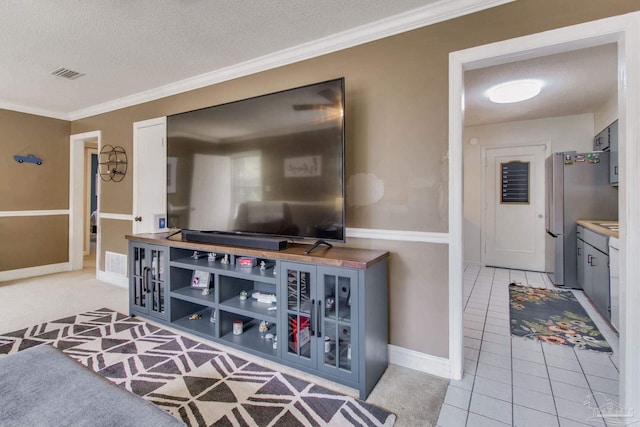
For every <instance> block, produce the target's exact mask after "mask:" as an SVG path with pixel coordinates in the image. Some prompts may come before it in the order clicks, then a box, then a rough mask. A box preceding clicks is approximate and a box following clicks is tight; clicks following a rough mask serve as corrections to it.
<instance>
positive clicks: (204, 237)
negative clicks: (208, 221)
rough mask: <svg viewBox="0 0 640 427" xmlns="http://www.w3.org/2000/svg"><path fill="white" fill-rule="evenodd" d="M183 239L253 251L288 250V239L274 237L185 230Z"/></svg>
mask: <svg viewBox="0 0 640 427" xmlns="http://www.w3.org/2000/svg"><path fill="white" fill-rule="evenodd" d="M182 238H183V239H185V240H188V241H190V242H198V243H213V244H214V245H227V246H240V247H242V248H251V249H268V250H272V251H282V250H284V249H287V247H288V244H287V240H286V239H281V238H272V237H257V236H242V235H237V234H224V233H207V232H204V231H191V230H183V231H182Z"/></svg>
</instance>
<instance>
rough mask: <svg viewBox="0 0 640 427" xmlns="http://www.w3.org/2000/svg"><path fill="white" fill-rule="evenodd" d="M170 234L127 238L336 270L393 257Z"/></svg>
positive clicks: (375, 252)
mask: <svg viewBox="0 0 640 427" xmlns="http://www.w3.org/2000/svg"><path fill="white" fill-rule="evenodd" d="M169 234H170V233H157V234H134V235H127V236H126V238H127V240H133V241H136V242H143V243H151V244H154V245H162V246H171V247H176V248H182V249H193V250H198V251H206V252H221V253H225V252H226V253H232V254H241V255H246V256H253V257H257V258H270V259H280V260H285V261H298V262H305V263H313V264H320V265H328V266H333V267H348V268H358V269H366V268H369V267H370V266H372V265H373V264H375V263H377V262H378V261H381V260H383V259H385V258H387V257H388V256H389V252H387V251H378V250H372V249H356V248H346V247H338V246H334V247H333V248H328V247H326V246H320V247H318V248H316V249H314V250H313V252H311V253H310V254H309V255H305V254H304V251H305V250H306V249H307V248H309V245H304V244H300V243H290V244H289V247H288V248H287V249H285V250H282V251H270V250H264V249H251V248H243V247H239V246H225V245H214V244H210V243H199V242H190V241H187V240H184V239H183V238H182V235H181V234H177V235H175V236H172V237H170V238H168V239H167V236H168V235H169Z"/></svg>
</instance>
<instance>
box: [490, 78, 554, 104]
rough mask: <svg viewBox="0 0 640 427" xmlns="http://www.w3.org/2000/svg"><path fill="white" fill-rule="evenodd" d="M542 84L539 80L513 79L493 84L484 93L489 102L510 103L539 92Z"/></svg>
mask: <svg viewBox="0 0 640 427" xmlns="http://www.w3.org/2000/svg"><path fill="white" fill-rule="evenodd" d="M542 86H543V84H542V82H541V81H540V80H514V81H511V82H506V83H501V84H499V85H496V86H493V87H492V88H490V89H489V90H487V92H486V93H485V94H486V95H487V97H489V99H490V100H491V102H495V103H496V104H510V103H512V102H520V101H526V100H527V99H531V98H533V97H534V96H536V95H538V94H539V93H540V90H541V89H542Z"/></svg>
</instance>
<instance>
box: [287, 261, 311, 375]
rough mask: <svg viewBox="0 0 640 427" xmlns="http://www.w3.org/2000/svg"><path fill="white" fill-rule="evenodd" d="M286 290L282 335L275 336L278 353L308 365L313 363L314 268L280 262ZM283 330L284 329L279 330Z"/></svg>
mask: <svg viewBox="0 0 640 427" xmlns="http://www.w3.org/2000/svg"><path fill="white" fill-rule="evenodd" d="M281 271H282V274H283V275H284V282H285V283H284V285H285V286H286V288H285V289H284V292H283V293H281V295H284V296H286V302H285V304H286V317H285V322H286V325H287V327H286V331H287V332H286V336H284V337H282V336H279V337H278V341H279V342H278V345H282V346H283V348H282V354H283V356H284V357H285V358H286V359H288V360H292V361H295V362H296V363H301V364H304V365H308V366H313V365H314V364H315V358H314V353H315V348H316V345H317V343H316V339H315V328H316V325H317V323H316V322H317V318H318V317H317V306H316V304H315V301H316V298H315V297H314V280H315V267H314V266H308V265H302V264H295V263H285V262H283V263H282V268H281ZM283 329H284V328H283Z"/></svg>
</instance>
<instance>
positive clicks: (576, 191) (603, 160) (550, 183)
mask: <svg viewBox="0 0 640 427" xmlns="http://www.w3.org/2000/svg"><path fill="white" fill-rule="evenodd" d="M546 175H547V176H546V181H547V182H546V183H547V186H546V188H547V191H546V193H547V206H546V207H547V215H546V228H547V234H546V242H545V248H546V254H545V264H546V270H547V274H548V275H549V278H550V279H551V281H552V282H553V284H554V285H556V286H564V287H567V288H577V289H580V288H581V286H580V285H579V284H578V280H577V266H576V243H577V241H576V228H577V224H576V222H577V221H578V220H579V219H587V220H589V219H590V220H617V219H618V190H617V188H615V187H612V186H611V185H610V184H609V153H608V152H605V151H596V152H592V153H576V152H575V151H568V152H563V153H554V154H553V155H551V156H550V157H549V158H547V162H546Z"/></svg>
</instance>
